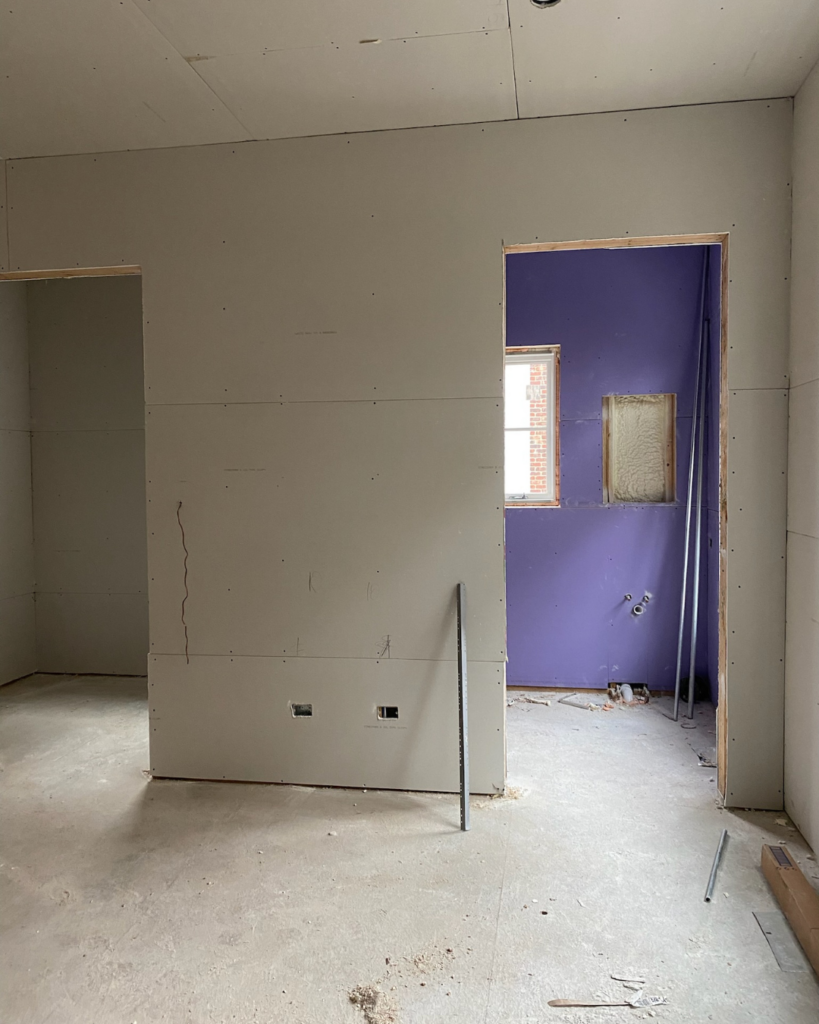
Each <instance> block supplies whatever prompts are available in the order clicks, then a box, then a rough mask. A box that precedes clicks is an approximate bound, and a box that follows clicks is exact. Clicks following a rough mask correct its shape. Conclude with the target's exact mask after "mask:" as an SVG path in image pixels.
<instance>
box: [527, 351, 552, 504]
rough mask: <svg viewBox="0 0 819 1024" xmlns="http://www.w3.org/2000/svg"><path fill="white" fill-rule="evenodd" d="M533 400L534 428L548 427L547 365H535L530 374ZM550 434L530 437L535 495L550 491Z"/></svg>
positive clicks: (531, 413)
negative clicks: (548, 443) (548, 449)
mask: <svg viewBox="0 0 819 1024" xmlns="http://www.w3.org/2000/svg"><path fill="white" fill-rule="evenodd" d="M529 387H530V388H531V392H530V394H531V400H530V403H529V410H530V423H531V425H532V427H533V428H534V427H548V425H549V417H550V415H551V412H550V410H549V367H548V365H547V364H546V363H533V364H532V366H531V368H530V372H529ZM547 441H548V434H547V433H546V431H544V432H543V433H535V432H534V430H533V432H532V433H531V434H530V435H529V466H530V472H531V483H530V488H531V491H532V493H533V494H538V493H543V492H545V491H548V490H549V489H550V487H549V485H550V481H549V477H548V471H549V460H548V451H547Z"/></svg>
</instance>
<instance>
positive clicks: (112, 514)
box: [31, 430, 147, 598]
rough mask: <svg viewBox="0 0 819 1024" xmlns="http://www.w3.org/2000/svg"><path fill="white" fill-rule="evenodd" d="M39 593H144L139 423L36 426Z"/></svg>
mask: <svg viewBox="0 0 819 1024" xmlns="http://www.w3.org/2000/svg"><path fill="white" fill-rule="evenodd" d="M31 444H32V465H33V485H34V564H35V576H36V579H37V593H38V595H42V594H64V593H78V594H142V595H143V598H146V571H147V570H146V564H147V563H146V554H145V438H144V434H143V432H142V431H141V430H48V431H45V430H35V431H34V433H33V437H32V442H31Z"/></svg>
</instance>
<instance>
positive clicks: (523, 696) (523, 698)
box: [506, 693, 557, 708]
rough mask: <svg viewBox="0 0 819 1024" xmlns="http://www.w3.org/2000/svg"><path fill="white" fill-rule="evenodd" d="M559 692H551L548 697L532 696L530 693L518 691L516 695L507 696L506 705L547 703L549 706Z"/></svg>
mask: <svg viewBox="0 0 819 1024" xmlns="http://www.w3.org/2000/svg"><path fill="white" fill-rule="evenodd" d="M556 697H557V694H551V693H550V694H549V695H548V696H547V697H543V696H537V697H535V696H530V695H529V694H528V693H516V694H515V696H514V697H507V698H506V706H507V707H508V708H511V707H512V705H513V704H545V705H546V707H548V706H549V705H550V704H551V703H552V700H554V699H555V698H556Z"/></svg>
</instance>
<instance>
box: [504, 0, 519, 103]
mask: <svg viewBox="0 0 819 1024" xmlns="http://www.w3.org/2000/svg"><path fill="white" fill-rule="evenodd" d="M506 25H507V28H508V30H509V53H510V55H511V57H512V85H513V86H514V89H515V117H516V118H517V119H518V121H519V120H520V104H519V103H518V73H517V69H516V67H515V36H514V33H513V32H512V12H511V11H510V10H509V0H506Z"/></svg>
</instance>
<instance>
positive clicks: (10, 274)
mask: <svg viewBox="0 0 819 1024" xmlns="http://www.w3.org/2000/svg"><path fill="white" fill-rule="evenodd" d="M141 275H142V267H137V266H133V265H129V266H124V265H123V266H120V267H69V268H68V269H63V270H7V271H3V272H2V273H0V281H48V280H60V279H62V278H66V277H139V276H141Z"/></svg>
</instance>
